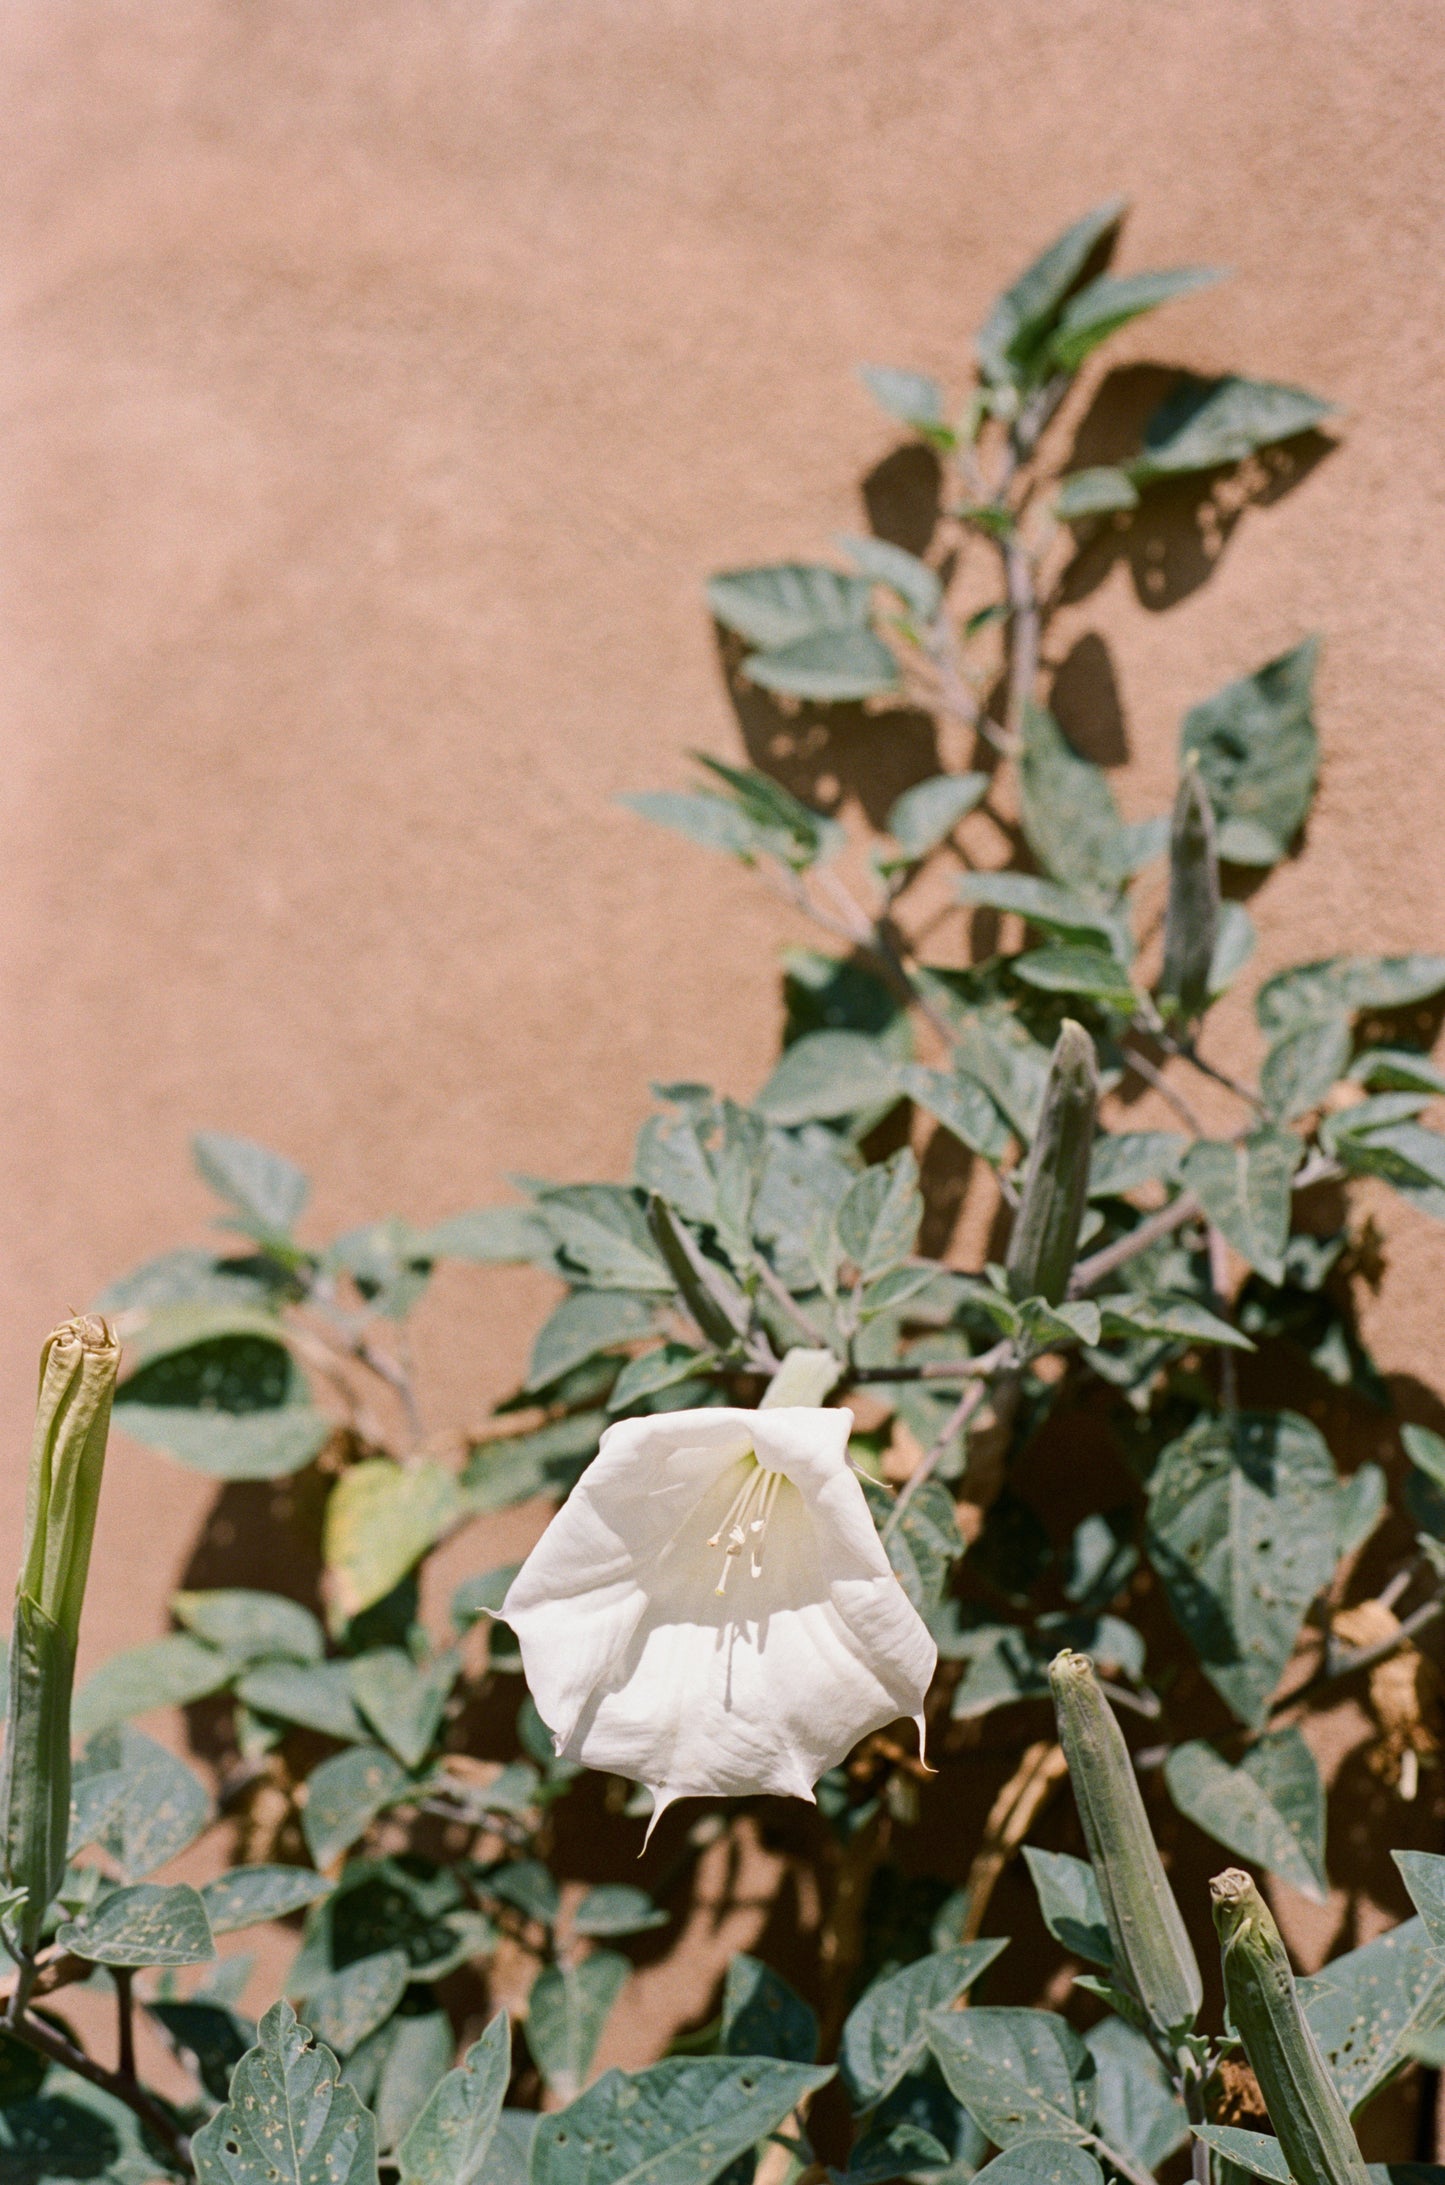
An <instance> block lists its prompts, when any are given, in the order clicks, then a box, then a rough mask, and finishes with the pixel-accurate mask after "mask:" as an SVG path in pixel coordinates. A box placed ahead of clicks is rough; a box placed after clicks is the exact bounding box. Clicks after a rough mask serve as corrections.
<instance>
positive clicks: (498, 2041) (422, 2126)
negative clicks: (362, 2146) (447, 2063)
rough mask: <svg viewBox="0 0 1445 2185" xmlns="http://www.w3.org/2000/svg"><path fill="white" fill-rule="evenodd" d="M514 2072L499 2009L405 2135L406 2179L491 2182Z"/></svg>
mask: <svg viewBox="0 0 1445 2185" xmlns="http://www.w3.org/2000/svg"><path fill="white" fill-rule="evenodd" d="M511 2074H512V2033H511V2026H510V2023H509V2021H508V2018H507V2014H506V2012H505V2011H498V2013H497V2015H496V2017H495V2018H494V2019H493V2020H492V2021H491V2024H490V2025H489V2026H488V2027H487V2030H486V2032H485V2033H484V2034H483V2035H482V2038H481V2039H480V2041H475V2042H473V2044H472V2046H471V2047H470V2048H469V2049H468V2050H467V2053H466V2055H465V2056H464V2057H463V2058H462V2061H461V2063H460V2064H459V2065H458V2066H457V2068H456V2070H455V2071H449V2072H448V2073H447V2075H446V2077H445V2078H444V2079H443V2080H442V2082H441V2084H440V2085H439V2086H438V2087H437V2089H436V2092H435V2093H434V2094H433V2095H432V2097H431V2099H430V2101H428V2103H427V2105H426V2107H425V2109H423V2111H422V2112H421V2115H420V2116H419V2117H418V2118H417V2120H416V2122H415V2124H413V2125H412V2127H411V2130H410V2131H409V2132H408V2133H407V2135H406V2138H405V2139H404V2140H403V2141H402V2143H401V2146H400V2148H399V2149H398V2152H397V2161H398V2164H399V2167H400V2170H401V2185H492V2180H493V2172H494V2168H495V2163H494V2160H493V2161H489V2159H488V2158H489V2156H491V2155H492V2150H493V2147H494V2143H495V2139H496V2133H497V2124H498V2120H499V2119H500V2117H501V2114H502V2103H503V2101H504V2099H505V2098H506V2092H507V2081H508V2080H509V2079H510V2077H511Z"/></svg>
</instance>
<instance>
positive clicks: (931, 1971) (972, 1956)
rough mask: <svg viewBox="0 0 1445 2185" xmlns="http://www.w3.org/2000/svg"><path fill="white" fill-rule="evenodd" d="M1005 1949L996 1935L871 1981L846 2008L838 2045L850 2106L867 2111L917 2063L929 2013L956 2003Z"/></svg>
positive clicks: (923, 2051)
mask: <svg viewBox="0 0 1445 2185" xmlns="http://www.w3.org/2000/svg"><path fill="white" fill-rule="evenodd" d="M1006 1947H1007V1944H1006V1943H1005V1941H1004V1940H1003V1939H1002V1938H1000V1939H999V1940H997V1941H989V1942H970V1943H965V1944H964V1946H963V1947H962V1948H961V1949H957V1950H938V1951H935V1952H934V1954H933V1955H932V1956H931V1957H924V1958H920V1959H919V1960H918V1961H917V1963H916V1964H913V1965H905V1966H904V1968H903V1970H902V1971H901V1972H897V1973H893V1974H891V1975H890V1976H889V1977H888V1978H887V1979H884V1980H875V1981H874V1983H873V1985H872V1987H871V1988H869V1989H867V1990H866V1992H865V1993H864V1995H863V1996H862V1998H861V1999H860V2001H859V2002H857V2003H855V2004H854V2006H853V2008H852V2010H851V2011H850V2012H849V2014H848V2017H847V2020H846V2022H845V2024H844V2027H843V2031H842V2034H841V2036H840V2038H839V2043H838V2070H839V2073H840V2075H841V2077H842V2080H843V2084H844V2086H845V2087H846V2088H847V2089H848V2095H849V2099H850V2100H851V2101H852V2103H853V2106H854V2108H855V2109H871V2108H872V2107H873V2105H874V2104H875V2102H880V2101H882V2099H883V2097H884V2095H885V2094H891V2093H892V2091H893V2089H894V2087H895V2086H897V2084H898V2082H899V2080H900V2079H901V2078H902V2077H903V2076H904V2074H905V2073H906V2072H909V2071H912V2070H913V2069H914V2068H915V2066H916V2065H918V2064H919V2063H921V2062H922V2061H923V2059H924V2057H925V2056H926V2055H927V2054H928V2029H929V2024H930V2017H929V2014H930V2013H931V2012H933V2013H936V2012H938V2011H940V2010H942V2009H944V2008H945V2006H947V2005H949V2004H952V2003H956V2002H957V2000H958V1998H959V1996H961V1995H962V1994H963V1993H964V1991H965V1989H967V1988H969V1987H971V1986H972V1985H973V1982H974V1981H975V1980H977V1979H978V1977H979V1975H980V1974H981V1973H982V1972H983V1971H984V1970H985V1969H986V1968H987V1967H988V1966H990V1965H991V1964H992V1963H993V1961H994V1959H995V1958H996V1957H997V1956H998V1955H999V1952H1000V1951H1001V1950H1003V1949H1005V1948H1006Z"/></svg>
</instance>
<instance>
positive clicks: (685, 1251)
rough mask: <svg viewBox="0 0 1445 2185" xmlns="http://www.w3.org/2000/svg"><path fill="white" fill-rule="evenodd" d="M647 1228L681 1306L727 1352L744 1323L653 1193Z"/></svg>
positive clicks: (719, 1279) (718, 1281) (715, 1276)
mask: <svg viewBox="0 0 1445 2185" xmlns="http://www.w3.org/2000/svg"><path fill="white" fill-rule="evenodd" d="M647 1226H648V1228H649V1230H650V1231H651V1232H652V1241H653V1243H654V1244H655V1245H656V1246H657V1249H658V1251H659V1252H661V1254H662V1256H663V1258H664V1259H665V1260H666V1262H667V1271H668V1273H669V1274H670V1275H671V1276H672V1279H673V1281H674V1282H675V1283H676V1284H677V1287H678V1291H679V1293H680V1295H681V1297H682V1301H683V1303H684V1305H686V1307H687V1309H688V1311H689V1312H690V1313H691V1314H692V1317H693V1319H694V1320H695V1321H696V1322H697V1324H698V1326H699V1327H700V1328H701V1330H702V1332H703V1334H704V1335H705V1336H706V1337H707V1339H708V1341H709V1342H710V1343H715V1344H716V1345H717V1346H718V1348H719V1349H720V1350H731V1349H732V1347H733V1345H734V1344H735V1343H736V1342H737V1341H738V1339H739V1338H740V1336H741V1335H742V1334H743V1332H744V1328H745V1325H746V1323H745V1321H744V1319H743V1318H742V1316H741V1315H740V1314H739V1312H738V1310H737V1306H736V1304H735V1302H734V1300H733V1298H732V1297H730V1296H729V1294H728V1291H727V1289H726V1288H725V1286H724V1284H723V1280H722V1277H721V1276H720V1275H719V1274H717V1273H715V1272H714V1270H713V1269H712V1268H711V1267H709V1265H708V1263H707V1261H706V1260H705V1259H704V1258H703V1256H702V1254H701V1252H699V1250H698V1249H697V1246H696V1245H695V1244H694V1243H693V1241H692V1238H691V1237H690V1236H689V1235H688V1234H687V1231H686V1230H685V1229H684V1228H683V1226H682V1224H681V1222H680V1221H678V1220H677V1219H676V1218H675V1216H674V1214H673V1211H672V1208H671V1207H670V1206H669V1205H668V1203H667V1201H666V1199H661V1198H659V1197H658V1195H657V1193H656V1192H655V1191H654V1192H653V1193H652V1194H651V1195H650V1197H649V1199H648V1201H647Z"/></svg>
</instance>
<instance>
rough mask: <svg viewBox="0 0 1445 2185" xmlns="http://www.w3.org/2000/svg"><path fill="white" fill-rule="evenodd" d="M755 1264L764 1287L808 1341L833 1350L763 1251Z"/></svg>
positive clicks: (819, 1347)
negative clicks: (770, 1264) (765, 1257)
mask: <svg viewBox="0 0 1445 2185" xmlns="http://www.w3.org/2000/svg"><path fill="white" fill-rule="evenodd" d="M753 1264H754V1265H755V1266H756V1268H757V1270H758V1275H759V1277H760V1279H761V1281H762V1285H763V1288H764V1289H765V1290H766V1291H767V1293H768V1295H769V1297H771V1298H773V1299H775V1300H776V1302H777V1303H778V1304H779V1305H781V1306H782V1308H783V1310H784V1312H785V1313H787V1314H788V1316H789V1318H790V1319H791V1320H792V1322H793V1324H794V1326H795V1327H797V1328H798V1329H799V1330H800V1331H801V1333H802V1334H804V1335H806V1336H807V1338H808V1341H809V1342H810V1343H811V1344H812V1345H813V1346H814V1348H815V1349H816V1350H831V1349H832V1347H833V1346H832V1345H831V1343H830V1342H829V1341H828V1338H827V1336H826V1335H824V1333H823V1331H822V1329H821V1328H820V1327H819V1326H818V1325H817V1323H816V1322H815V1321H814V1320H812V1319H811V1318H810V1317H809V1315H808V1314H807V1313H805V1312H804V1310H803V1308H802V1306H801V1305H800V1304H799V1303H798V1300H797V1299H796V1298H795V1297H794V1295H793V1293H792V1291H791V1290H790V1289H789V1288H788V1286H787V1284H786V1283H784V1282H782V1281H780V1280H779V1278H778V1276H777V1275H776V1274H775V1273H774V1272H773V1270H772V1268H771V1267H770V1266H769V1265H768V1263H767V1261H766V1260H765V1259H764V1258H763V1257H762V1255H761V1253H759V1254H758V1255H756V1257H755V1259H754V1262H753Z"/></svg>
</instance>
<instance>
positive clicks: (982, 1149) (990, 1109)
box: [898, 1062, 1011, 1162]
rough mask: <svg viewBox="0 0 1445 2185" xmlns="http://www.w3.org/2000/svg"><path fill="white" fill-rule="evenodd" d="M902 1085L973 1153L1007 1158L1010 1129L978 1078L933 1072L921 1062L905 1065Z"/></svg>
mask: <svg viewBox="0 0 1445 2185" xmlns="http://www.w3.org/2000/svg"><path fill="white" fill-rule="evenodd" d="M898 1082H899V1084H900V1086H901V1087H902V1089H903V1091H904V1092H905V1093H906V1094H907V1096H908V1098H909V1099H910V1100H912V1101H913V1102H915V1104H916V1105H917V1106H918V1107H920V1108H924V1109H926V1110H927V1112H928V1113H929V1114H930V1115H931V1116H933V1117H934V1118H935V1119H936V1120H937V1121H938V1122H940V1123H941V1124H942V1125H943V1127H944V1129H945V1130H947V1131H951V1132H952V1134H953V1136H954V1137H955V1138H956V1139H958V1141H959V1143H960V1144H961V1145H965V1146H967V1147H968V1148H969V1150H970V1152H973V1153H978V1154H981V1155H982V1157H983V1158H984V1160H986V1161H990V1162H998V1161H1001V1160H1002V1159H1003V1157H1004V1155H1005V1154H1006V1153H1007V1151H1008V1149H1009V1139H1010V1135H1011V1134H1010V1131H1009V1126H1008V1124H1007V1123H1006V1122H1005V1121H1004V1119H1003V1117H1002V1116H1001V1115H1000V1113H999V1111H998V1109H997V1107H996V1106H995V1105H994V1102H993V1101H992V1099H991V1098H990V1097H989V1095H988V1094H987V1093H986V1092H985V1091H984V1089H983V1087H982V1085H980V1084H979V1082H978V1080H977V1078H974V1077H965V1076H964V1075H963V1074H962V1072H960V1071H953V1070H930V1069H927V1068H925V1067H924V1065H923V1064H922V1063H920V1062H905V1063H904V1064H902V1066H901V1067H900V1069H899V1071H898Z"/></svg>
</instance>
